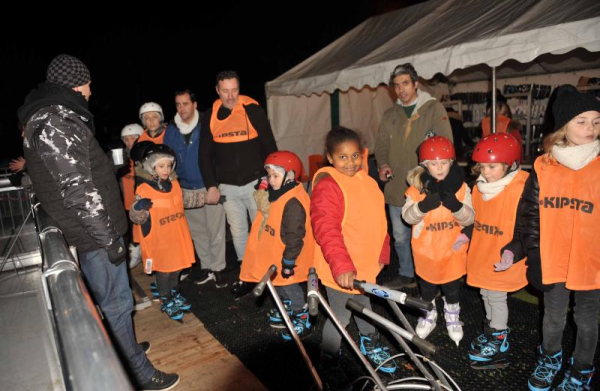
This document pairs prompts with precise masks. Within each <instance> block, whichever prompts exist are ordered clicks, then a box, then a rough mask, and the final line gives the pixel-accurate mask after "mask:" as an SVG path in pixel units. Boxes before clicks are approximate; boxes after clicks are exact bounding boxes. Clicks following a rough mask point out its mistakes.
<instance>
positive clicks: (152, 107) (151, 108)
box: [140, 102, 165, 123]
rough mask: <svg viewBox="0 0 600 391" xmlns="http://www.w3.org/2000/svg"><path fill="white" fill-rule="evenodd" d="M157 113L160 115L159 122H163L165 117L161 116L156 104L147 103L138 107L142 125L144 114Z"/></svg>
mask: <svg viewBox="0 0 600 391" xmlns="http://www.w3.org/2000/svg"><path fill="white" fill-rule="evenodd" d="M150 112H157V113H158V114H160V120H161V122H162V121H164V120H165V115H164V114H163V111H162V107H160V105H159V104H158V103H154V102H147V103H144V104H143V105H142V107H140V121H142V123H144V113H150Z"/></svg>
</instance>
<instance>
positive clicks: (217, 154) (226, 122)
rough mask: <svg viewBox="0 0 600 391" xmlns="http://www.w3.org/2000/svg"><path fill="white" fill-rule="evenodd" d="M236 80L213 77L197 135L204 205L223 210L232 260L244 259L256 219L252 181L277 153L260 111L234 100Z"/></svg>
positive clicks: (242, 289) (238, 291)
mask: <svg viewBox="0 0 600 391" xmlns="http://www.w3.org/2000/svg"><path fill="white" fill-rule="evenodd" d="M239 85H240V79H239V77H238V75H237V73H236V72H234V71H223V72H220V73H219V74H218V75H217V83H216V90H217V94H218V95H219V99H217V100H216V101H215V102H214V104H213V106H212V107H211V108H210V109H208V110H207V111H206V113H205V114H204V118H203V120H202V133H201V135H200V170H201V171H202V178H203V179H204V184H205V186H206V188H207V189H208V195H207V197H206V203H207V204H216V203H217V202H219V198H220V196H221V194H223V195H224V196H226V197H227V201H226V202H225V203H224V204H223V208H225V214H226V215H227V222H228V223H229V227H230V229H231V236H232V238H233V245H234V247H235V252H236V253H237V257H238V260H240V261H241V260H242V259H243V258H244V252H245V250H246V242H247V240H248V218H250V220H251V221H254V218H255V217H256V202H255V201H254V198H253V196H252V195H253V193H254V190H255V186H256V185H257V184H258V180H259V179H260V178H262V177H264V175H265V169H264V167H263V162H264V161H265V159H266V158H267V156H269V154H271V153H273V152H275V151H277V144H275V139H274V137H273V131H272V130H271V125H269V120H268V118H267V115H266V114H265V112H264V110H263V109H262V108H261V107H260V106H259V105H258V103H257V102H256V101H255V100H254V99H252V98H250V97H247V96H244V95H240V92H239ZM249 288H250V285H248V284H247V283H246V284H245V283H243V282H241V281H237V282H236V283H234V284H233V288H232V292H233V294H234V295H235V296H236V297H240V296H242V295H243V294H245V293H248V292H249Z"/></svg>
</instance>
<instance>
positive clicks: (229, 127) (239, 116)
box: [210, 95, 258, 143]
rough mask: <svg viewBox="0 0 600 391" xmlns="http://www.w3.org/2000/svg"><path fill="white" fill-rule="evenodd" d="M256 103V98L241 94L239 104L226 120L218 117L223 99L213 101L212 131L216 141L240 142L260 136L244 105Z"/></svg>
mask: <svg viewBox="0 0 600 391" xmlns="http://www.w3.org/2000/svg"><path fill="white" fill-rule="evenodd" d="M250 104H255V105H258V102H256V101H255V100H254V99H252V98H250V97H247V96H244V95H240V96H239V99H238V102H237V104H236V105H235V107H234V108H233V110H231V114H230V115H229V117H227V118H225V119H224V120H222V121H221V120H220V119H218V118H217V113H218V112H219V108H220V107H221V106H222V105H223V102H222V101H221V99H217V100H216V101H215V103H213V110H212V115H211V117H210V131H211V133H212V135H213V140H214V142H215V143H239V142H242V141H248V140H252V139H255V138H257V137H258V132H257V131H256V129H254V126H252V123H250V120H249V119H248V115H247V114H246V110H245V109H244V106H247V105H250Z"/></svg>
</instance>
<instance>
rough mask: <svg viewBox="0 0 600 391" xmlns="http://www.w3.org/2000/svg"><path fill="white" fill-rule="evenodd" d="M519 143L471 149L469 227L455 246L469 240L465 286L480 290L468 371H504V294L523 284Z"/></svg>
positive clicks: (499, 140) (496, 141)
mask: <svg viewBox="0 0 600 391" xmlns="http://www.w3.org/2000/svg"><path fill="white" fill-rule="evenodd" d="M521 150H522V147H521V143H520V142H519V141H518V140H517V139H516V138H515V137H513V136H512V135H511V134H507V133H496V134H492V135H490V136H487V137H484V138H483V139H482V140H481V141H480V142H479V143H478V144H477V146H476V147H475V150H474V152H473V161H475V162H477V164H476V165H475V167H474V168H473V172H474V173H476V174H478V178H477V182H476V185H475V187H474V188H473V209H474V210H475V223H474V224H473V225H471V226H470V227H467V228H465V229H464V230H463V232H465V233H466V235H461V237H460V238H459V239H458V240H457V241H456V248H460V247H461V246H463V245H464V247H466V243H467V242H468V240H469V237H470V238H471V239H470V241H471V243H470V248H469V254H468V256H467V283H468V284H469V285H471V286H474V287H477V288H480V293H481V297H482V299H483V304H484V307H485V316H486V319H485V322H484V332H483V334H481V335H479V336H478V337H477V338H475V339H474V340H473V341H472V342H471V347H470V350H469V358H470V359H471V360H473V362H472V363H471V367H473V368H474V369H497V368H505V367H506V366H508V360H507V355H508V349H509V347H510V344H509V341H508V334H509V332H510V330H509V328H508V303H507V292H514V291H517V290H519V289H521V288H523V287H524V286H526V285H527V278H526V277H525V270H526V266H525V262H520V261H522V260H523V259H524V258H525V256H524V252H523V248H522V246H521V240H520V239H521V238H520V233H521V223H520V218H519V216H518V210H519V202H520V199H521V194H522V193H523V187H524V186H525V181H526V180H527V178H528V177H529V174H528V173H526V172H524V171H521V170H520V167H519V163H520V161H521Z"/></svg>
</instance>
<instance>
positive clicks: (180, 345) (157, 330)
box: [132, 265, 266, 391]
mask: <svg viewBox="0 0 600 391" xmlns="http://www.w3.org/2000/svg"><path fill="white" fill-rule="evenodd" d="M132 277H133V278H134V279H135V280H136V281H137V283H138V284H139V285H140V286H141V287H143V289H144V291H145V292H146V294H147V295H148V297H152V295H151V294H150V291H149V285H150V283H151V282H152V281H153V277H149V276H147V275H145V274H144V273H143V270H142V268H141V265H140V266H137V267H136V268H135V269H134V270H132ZM136 296H137V295H136ZM133 322H134V325H135V332H136V336H137V340H138V341H149V342H150V343H151V344H152V347H151V349H150V352H149V353H148V358H149V359H150V360H151V361H152V363H153V364H154V366H156V367H157V368H158V369H160V370H161V371H164V372H168V373H171V372H176V373H178V374H179V376H180V377H181V380H180V382H179V384H178V385H177V387H176V388H174V390H175V391H188V390H189V391H192V390H193V391H203V390H211V391H214V390H227V391H236V390H240V391H241V390H244V391H255V390H256V391H259V390H266V388H265V386H263V385H262V383H261V382H260V381H259V380H258V379H257V378H256V377H254V375H253V374H252V373H251V372H250V371H249V370H248V369H247V368H246V367H245V366H244V365H243V364H242V363H241V361H240V360H238V358H237V357H236V356H233V355H231V354H230V353H229V352H228V351H227V350H226V349H225V348H224V347H223V345H221V344H220V343H219V341H217V340H216V339H215V338H214V337H213V336H212V334H210V333H209V332H208V331H207V330H206V329H205V328H204V325H203V324H202V322H200V320H199V319H198V318H196V317H195V316H194V315H193V314H191V313H187V314H186V315H185V317H184V318H183V324H181V323H178V322H176V321H173V320H170V319H169V318H168V317H167V316H166V315H165V314H163V313H162V312H161V311H160V308H159V304H158V302H152V306H150V307H149V308H146V309H144V310H142V311H139V312H136V313H135V314H134V317H133Z"/></svg>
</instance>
